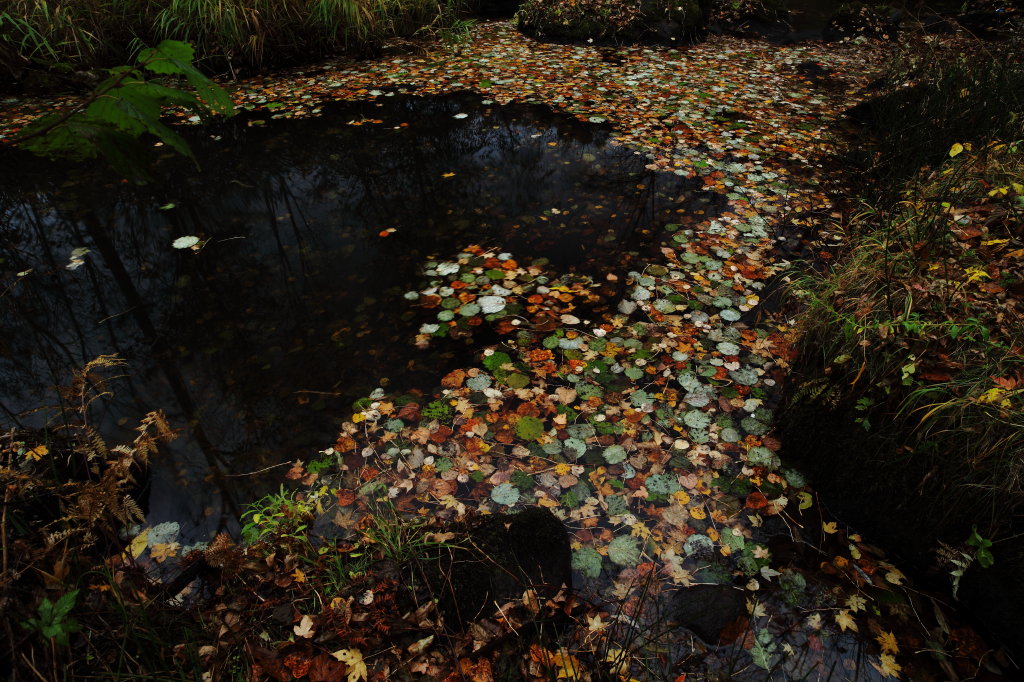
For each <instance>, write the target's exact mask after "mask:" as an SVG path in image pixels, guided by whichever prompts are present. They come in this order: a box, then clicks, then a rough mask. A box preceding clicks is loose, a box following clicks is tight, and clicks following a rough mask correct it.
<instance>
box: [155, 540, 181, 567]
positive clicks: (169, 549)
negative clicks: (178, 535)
mask: <svg viewBox="0 0 1024 682" xmlns="http://www.w3.org/2000/svg"><path fill="white" fill-rule="evenodd" d="M180 548H181V545H179V544H178V543H177V542H157V543H154V544H153V545H151V546H150V548H149V556H150V557H151V558H152V559H153V561H155V562H157V563H158V564H159V563H163V562H164V561H166V560H167V559H170V558H172V557H176V556H178V550H179V549H180Z"/></svg>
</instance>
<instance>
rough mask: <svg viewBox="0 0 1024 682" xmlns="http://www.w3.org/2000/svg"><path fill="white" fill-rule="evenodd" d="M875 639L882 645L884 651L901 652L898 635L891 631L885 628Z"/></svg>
mask: <svg viewBox="0 0 1024 682" xmlns="http://www.w3.org/2000/svg"><path fill="white" fill-rule="evenodd" d="M875 641H877V642H878V645H879V646H880V647H882V652H883V653H886V654H898V653H899V652H900V647H899V644H897V643H896V636H895V635H894V634H892V633H891V632H885V631H884V630H883V631H882V632H880V633H878V635H877V636H876V637H875Z"/></svg>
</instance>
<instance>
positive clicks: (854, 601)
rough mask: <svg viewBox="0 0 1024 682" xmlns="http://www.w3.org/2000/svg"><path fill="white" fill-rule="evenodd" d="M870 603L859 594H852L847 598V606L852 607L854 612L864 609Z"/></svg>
mask: <svg viewBox="0 0 1024 682" xmlns="http://www.w3.org/2000/svg"><path fill="white" fill-rule="evenodd" d="M867 605H868V602H867V600H866V599H864V597H862V596H860V595H859V594H851V595H850V596H849V598H848V599H847V600H846V608H848V609H850V610H851V611H853V612H854V613H857V612H858V611H863V610H864V607H865V606H867Z"/></svg>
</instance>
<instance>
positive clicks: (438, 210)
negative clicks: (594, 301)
mask: <svg viewBox="0 0 1024 682" xmlns="http://www.w3.org/2000/svg"><path fill="white" fill-rule="evenodd" d="M463 115H464V116H463ZM211 133H212V134H211ZM191 143H192V144H193V147H194V149H195V151H196V153H197V156H198V158H199V161H200V164H201V170H199V171H196V170H195V168H194V167H193V166H191V165H190V164H188V162H186V161H184V160H182V159H177V158H170V157H165V158H163V159H161V160H160V161H159V162H157V163H156V164H155V166H154V170H153V173H154V177H155V178H156V181H155V182H153V183H152V184H150V185H147V186H144V187H132V186H129V185H127V184H125V183H121V182H119V181H117V179H116V178H114V177H113V176H112V175H111V174H110V173H109V172H108V171H106V170H104V169H103V168H102V164H98V163H97V164H92V166H91V167H82V166H73V165H67V164H55V163H50V162H45V161H41V160H37V159H34V158H30V157H29V158H26V157H23V156H11V157H7V158H5V159H4V160H3V163H0V188H2V189H0V258H2V260H0V291H3V292H4V293H3V295H2V296H0V306H2V307H3V316H2V321H0V338H2V341H0V381H2V385H3V390H2V393H0V415H2V420H3V422H4V423H5V424H21V425H37V424H39V423H40V422H41V421H42V420H44V419H45V418H47V417H53V416H54V414H55V413H56V412H55V410H49V411H46V412H35V413H32V414H28V413H27V411H28V410H31V409H32V408H35V407H38V406H39V405H43V404H54V397H53V393H52V391H51V390H50V387H51V386H52V385H54V384H57V383H66V381H67V378H68V377H69V373H70V371H71V369H72V368H75V367H80V366H81V365H83V364H84V363H85V362H86V361H88V360H89V359H91V358H93V357H95V356H97V355H100V354H108V353H117V354H118V355H120V356H121V357H123V358H125V359H126V360H127V361H128V363H129V364H128V367H127V369H126V371H125V373H124V374H125V376H124V378H122V379H121V380H119V381H118V382H116V383H115V384H114V385H113V388H114V390H115V396H114V397H113V398H111V399H107V400H105V401H103V403H102V405H99V404H98V405H96V406H95V410H94V417H93V423H94V424H98V425H99V426H100V428H101V430H102V431H103V432H104V434H105V435H106V436H107V437H108V438H109V440H110V441H111V442H121V441H124V440H130V438H131V437H132V436H133V432H132V431H131V429H132V427H133V425H134V424H135V423H137V420H138V418H139V417H140V416H142V415H143V414H145V413H146V412H147V411H149V410H151V409H157V408H161V409H163V410H165V411H166V412H167V414H168V416H169V417H170V419H171V422H172V423H173V424H174V425H175V426H177V427H179V428H182V429H183V435H184V437H183V438H181V439H179V440H178V441H176V442H175V443H173V444H171V445H170V446H169V447H168V448H167V449H166V450H165V451H163V452H162V455H161V456H160V458H159V459H158V460H157V462H156V463H155V466H154V477H153V482H152V490H151V496H150V502H151V513H150V518H149V521H150V522H151V523H158V522H161V521H166V520H174V521H178V522H180V523H181V524H182V536H183V537H184V538H187V539H202V538H203V537H206V536H208V535H209V534H210V533H211V532H213V531H215V530H218V529H220V528H222V527H230V524H231V519H233V518H235V517H236V516H237V507H238V505H241V504H244V503H245V502H247V501H251V500H252V499H253V498H254V497H256V496H258V495H259V494H261V492H262V491H264V490H265V487H266V486H268V485H269V486H271V487H274V488H276V486H277V483H276V482H277V481H279V480H280V474H281V472H280V471H276V472H273V471H272V472H270V473H269V474H266V475H265V476H264V477H263V478H261V477H259V476H248V475H245V474H247V473H248V472H252V471H256V470H260V469H263V468H265V467H268V466H272V465H277V464H280V463H282V462H287V461H289V460H294V459H296V458H308V457H309V456H310V455H313V454H315V452H316V451H317V450H319V449H321V448H323V447H326V446H327V445H329V444H330V443H331V442H333V440H334V437H335V435H336V426H337V424H338V423H339V421H340V420H341V419H343V418H345V417H347V416H348V414H349V412H350V409H351V402H352V401H353V400H354V399H356V398H359V397H361V396H364V395H366V394H367V393H369V392H370V391H372V390H373V389H374V388H375V387H376V386H378V385H384V384H388V385H389V386H390V387H391V388H392V389H394V388H397V389H399V390H406V389H412V388H416V387H418V388H420V389H424V390H426V389H430V388H431V387H432V386H433V382H435V381H437V379H438V378H439V377H440V376H442V375H443V373H444V371H443V370H444V368H445V367H446V366H455V364H457V363H464V362H465V361H466V358H467V357H468V356H469V355H470V354H471V353H472V352H473V349H472V347H469V346H467V345H466V344H464V343H462V342H457V341H449V342H447V343H442V344H436V345H435V346H434V347H432V348H431V349H430V350H429V351H425V350H417V349H416V348H414V347H413V346H412V345H410V341H411V339H412V338H413V336H414V335H415V333H416V330H417V328H418V326H419V324H420V323H421V322H422V321H423V320H421V319H420V316H418V315H417V314H416V311H414V310H412V309H410V308H409V304H408V302H407V301H405V300H404V299H403V297H402V294H403V293H404V292H405V291H407V290H409V289H410V288H413V287H415V285H416V284H417V283H418V282H419V280H420V274H419V270H420V267H421V265H422V263H423V262H424V260H426V259H427V258H428V257H429V256H431V255H440V256H448V255H452V254H454V253H456V252H458V250H459V249H461V248H462V247H464V246H465V245H467V244H471V243H479V244H483V245H488V246H489V245H494V246H500V247H501V248H502V249H503V250H507V251H510V252H512V253H514V254H515V256H516V257H517V258H519V259H520V260H523V261H529V260H531V259H534V258H547V259H549V260H550V261H551V264H552V266H553V267H554V269H555V270H557V271H566V270H577V271H583V272H588V273H594V274H595V275H596V274H603V272H605V271H607V269H608V267H607V266H608V265H610V264H612V263H620V264H621V263H623V262H625V261H629V260H631V259H633V258H636V257H638V256H639V255H640V254H641V252H643V251H644V250H645V249H646V248H648V240H647V239H646V235H647V234H649V233H650V231H653V230H655V229H657V228H658V227H659V226H660V225H661V224H664V223H666V222H670V221H671V220H672V216H674V215H675V212H676V211H677V210H678V209H679V208H680V206H682V204H683V203H684V202H687V203H689V205H690V207H691V208H693V203H694V202H697V203H699V202H700V200H701V199H702V198H703V199H707V198H710V197H711V196H712V194H711V193H707V192H704V193H700V194H701V196H696V195H697V193H696V191H695V190H693V189H692V187H691V185H690V184H689V183H690V181H686V180H684V179H683V178H680V177H677V176H674V175H666V174H663V173H658V174H656V173H653V172H651V171H649V170H647V169H645V163H646V159H644V157H642V156H639V155H637V154H635V153H633V152H631V151H629V150H625V149H622V148H618V147H615V146H612V145H610V144H609V133H608V131H607V130H606V129H603V128H601V127H600V126H597V125H593V124H586V123H580V122H579V121H576V120H575V119H572V118H568V117H565V116H560V115H555V114H553V113H551V112H550V110H547V109H544V108H540V107H529V106H498V105H493V104H491V103H487V101H486V100H481V99H480V98H479V97H477V96H473V95H468V94H467V95H456V96H447V97H437V98H421V97H415V96H410V95H403V94H395V95H390V96H389V95H386V94H382V95H381V96H379V97H377V98H375V99H374V100H371V101H367V102H360V103H350V104H346V105H343V106H336V107H333V108H325V111H324V112H323V115H322V116H320V117H317V118H312V119H305V120H278V121H261V120H259V119H252V118H249V119H242V118H239V119H236V120H234V121H231V122H228V123H227V124H224V125H222V126H221V127H219V128H217V129H215V130H212V131H211V130H205V131H199V130H195V131H192V135H191ZM388 230H393V231H392V232H388ZM187 235H195V236H197V237H200V238H201V239H203V240H204V242H205V244H204V245H203V247H202V248H201V249H200V250H198V251H192V250H188V249H185V250H176V249H174V248H172V247H171V243H172V242H173V241H174V240H175V239H176V238H178V237H181V236H187ZM382 235H383V236H382ZM78 247H85V248H88V249H89V253H87V254H86V255H85V256H84V257H83V258H82V260H83V261H84V264H83V265H81V266H80V267H78V268H75V269H68V268H67V267H66V266H67V265H68V264H69V260H70V256H71V252H72V250H73V249H75V248H78ZM26 271H30V272H29V273H28V274H25V275H21V276H19V274H18V273H24V272H26ZM481 341H482V339H478V340H477V343H479V342H481ZM212 467H213V468H219V469H220V470H221V471H222V472H224V473H226V474H227V478H226V479H224V480H223V481H222V483H221V484H220V485H219V486H217V485H214V484H213V483H211V482H210V481H211V478H212V477H211V471H212ZM218 488H219V489H218ZM232 503H233V504H234V508H233V506H232Z"/></svg>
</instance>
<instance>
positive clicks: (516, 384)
mask: <svg viewBox="0 0 1024 682" xmlns="http://www.w3.org/2000/svg"><path fill="white" fill-rule="evenodd" d="M505 383H506V384H508V385H509V387H510V388H526V387H527V386H528V385H529V384H530V378H529V377H527V376H526V375H525V374H520V373H519V372H513V373H512V374H509V375H508V377H507V378H506V379H505Z"/></svg>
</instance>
